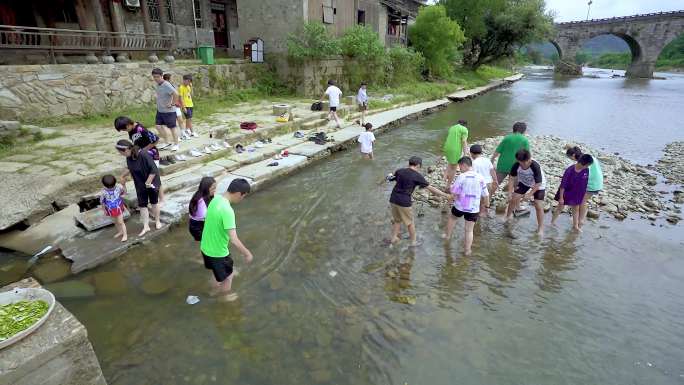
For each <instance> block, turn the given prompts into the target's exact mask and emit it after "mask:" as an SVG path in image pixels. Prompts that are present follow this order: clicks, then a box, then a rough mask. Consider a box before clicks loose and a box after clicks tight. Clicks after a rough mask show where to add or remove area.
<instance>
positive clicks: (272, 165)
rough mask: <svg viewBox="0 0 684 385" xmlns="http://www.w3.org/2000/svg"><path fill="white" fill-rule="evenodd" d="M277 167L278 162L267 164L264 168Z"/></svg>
mask: <svg viewBox="0 0 684 385" xmlns="http://www.w3.org/2000/svg"><path fill="white" fill-rule="evenodd" d="M277 165H278V162H271V163H269V164H267V165H266V166H268V167H275V166H277Z"/></svg>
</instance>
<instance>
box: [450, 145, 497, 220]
mask: <svg viewBox="0 0 684 385" xmlns="http://www.w3.org/2000/svg"><path fill="white" fill-rule="evenodd" d="M470 156H471V157H472V160H473V170H474V171H475V172H477V173H478V174H480V175H482V178H484V181H485V183H486V184H487V192H488V193H489V196H492V195H493V194H494V191H495V190H496V188H497V187H498V183H497V180H496V170H495V169H494V165H493V164H492V161H491V160H489V158H487V157H484V156H482V146H480V145H479V144H473V145H472V146H470ZM459 167H460V165H459ZM484 203H485V201H484V200H483V201H482V205H481V207H480V215H482V216H483V217H486V216H487V208H488V207H489V204H487V205H485V204H484ZM487 203H489V202H487Z"/></svg>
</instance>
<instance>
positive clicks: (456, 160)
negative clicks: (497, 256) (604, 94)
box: [388, 120, 603, 255]
mask: <svg viewBox="0 0 684 385" xmlns="http://www.w3.org/2000/svg"><path fill="white" fill-rule="evenodd" d="M466 125H467V122H466V121H463V120H461V121H459V124H456V125H454V126H452V127H451V128H449V133H448V135H447V139H446V142H445V144H444V155H445V158H446V160H447V167H446V170H445V173H444V179H445V181H446V185H447V191H446V192H444V191H440V190H438V189H436V188H434V187H432V186H430V185H429V184H428V182H427V181H426V180H425V178H424V177H423V176H422V175H421V174H420V173H419V172H418V170H419V169H420V167H421V163H422V161H421V159H420V158H418V157H412V158H411V159H409V167H408V168H405V169H400V170H397V171H396V172H394V173H393V174H390V175H388V180H390V181H396V185H395V186H394V189H393V190H392V194H391V196H390V208H391V215H392V235H391V238H390V240H389V242H390V243H396V242H398V241H399V233H400V230H401V225H402V224H403V225H405V226H406V227H407V230H408V232H409V238H410V240H411V245H412V246H417V245H418V240H417V238H416V230H415V223H414V216H413V211H412V208H411V203H412V202H411V195H412V194H413V191H414V189H415V188H416V187H419V188H428V189H429V191H430V192H432V193H434V194H436V195H440V196H442V197H444V198H447V199H449V200H450V201H452V202H453V203H452V207H451V214H452V215H450V216H449V219H448V221H447V225H446V231H445V232H444V234H443V235H442V237H443V238H445V239H447V240H448V239H450V238H451V235H452V232H453V229H454V226H455V223H456V220H457V218H461V217H463V218H464V220H465V225H464V251H465V254H466V255H469V254H471V252H472V244H473V228H474V226H475V223H476V222H477V220H478V218H479V217H480V216H487V213H488V208H489V201H490V196H492V195H493V194H494V192H495V191H496V189H497V188H498V186H500V185H501V184H502V183H503V181H504V180H505V179H506V177H508V178H509V180H508V185H507V192H508V199H507V201H508V205H507V208H506V221H509V220H510V219H511V217H512V216H513V215H514V214H515V213H516V212H519V210H520V204H521V202H526V201H530V200H532V201H533V206H534V209H535V214H536V219H537V233H538V234H539V235H540V236H541V235H543V232H544V206H543V203H544V198H545V196H546V195H545V194H546V187H547V186H546V176H545V175H544V171H543V169H542V166H541V165H540V164H539V163H538V162H537V161H536V160H534V159H533V158H532V154H531V152H530V148H529V147H530V146H529V142H528V140H527V138H526V137H525V135H524V134H525V131H526V129H527V125H526V124H525V123H523V122H516V123H515V124H514V125H513V133H511V134H509V135H507V136H506V137H504V139H503V140H502V141H501V142H500V143H499V145H498V146H497V148H496V150H495V152H494V154H493V156H492V158H491V160H489V159H487V158H486V157H484V156H482V146H480V145H477V144H475V145H472V146H470V147H469V148H468V129H467V127H466ZM566 155H567V157H568V158H569V159H570V160H572V161H573V162H574V164H572V165H571V166H569V167H568V168H567V169H566V170H565V172H564V173H563V177H562V179H561V183H560V187H559V189H558V191H557V192H556V195H555V197H554V199H555V200H556V201H557V202H558V205H557V206H556V208H555V209H554V210H553V214H552V220H551V223H552V225H554V226H555V223H556V220H557V219H558V216H559V215H560V213H561V212H562V211H563V209H564V208H565V206H569V207H570V208H571V210H572V225H573V230H574V231H578V232H579V231H582V230H581V229H582V225H583V223H584V221H585V219H586V215H587V211H588V207H587V202H588V200H589V199H590V198H591V196H593V195H596V194H598V193H599V191H600V190H601V189H602V188H603V173H602V171H601V167H600V165H599V162H598V159H596V158H595V157H592V156H591V155H589V154H583V153H582V150H581V149H580V148H579V147H576V146H575V147H572V148H568V149H567V150H566ZM497 158H498V161H497ZM495 161H496V163H497V166H496V168H495V167H494V165H493V162H495ZM457 172H460V174H458V176H457V177H456V174H457ZM454 178H455V180H454Z"/></svg>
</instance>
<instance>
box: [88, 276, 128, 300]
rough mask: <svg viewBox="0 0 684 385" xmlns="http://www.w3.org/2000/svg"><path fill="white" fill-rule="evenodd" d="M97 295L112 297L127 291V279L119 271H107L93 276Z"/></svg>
mask: <svg viewBox="0 0 684 385" xmlns="http://www.w3.org/2000/svg"><path fill="white" fill-rule="evenodd" d="M93 282H94V283H95V289H96V290H97V294H104V295H111V294H119V293H122V292H124V291H126V278H125V277H124V276H123V274H121V273H120V272H118V271H106V272H102V273H97V274H95V275H93Z"/></svg>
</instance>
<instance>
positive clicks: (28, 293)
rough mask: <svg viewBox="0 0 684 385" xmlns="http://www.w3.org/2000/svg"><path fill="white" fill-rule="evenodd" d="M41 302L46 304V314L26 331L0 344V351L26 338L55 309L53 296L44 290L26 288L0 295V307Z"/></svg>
mask: <svg viewBox="0 0 684 385" xmlns="http://www.w3.org/2000/svg"><path fill="white" fill-rule="evenodd" d="M36 300H42V301H45V302H47V304H48V310H47V312H46V313H45V314H44V315H43V316H42V317H41V318H40V319H39V320H38V321H36V323H34V324H33V325H31V326H29V327H28V328H27V329H24V330H22V331H20V332H19V333H17V334H15V335H13V336H12V337H10V338H8V339H6V340H4V341H2V342H0V349H4V348H6V347H8V346H10V345H12V344H14V343H15V342H17V341H19V340H21V339H22V338H24V337H26V336H28V335H29V334H31V333H33V332H34V331H36V330H38V328H39V327H40V326H41V325H42V324H43V323H44V322H45V320H47V319H48V317H49V316H50V314H51V313H52V310H53V309H54V308H55V296H54V295H52V293H50V292H49V291H47V290H45V289H38V288H26V289H20V288H17V289H13V290H10V291H5V292H2V293H0V306H4V305H8V304H10V303H14V302H19V301H36Z"/></svg>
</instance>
